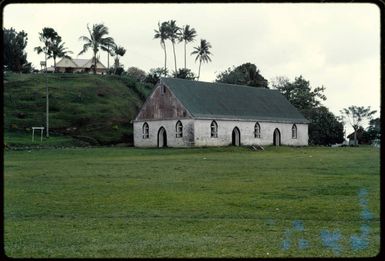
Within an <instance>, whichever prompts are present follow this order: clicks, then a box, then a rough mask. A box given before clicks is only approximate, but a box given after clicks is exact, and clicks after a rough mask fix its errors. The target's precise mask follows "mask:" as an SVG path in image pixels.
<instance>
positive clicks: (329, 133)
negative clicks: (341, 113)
mask: <svg viewBox="0 0 385 261" xmlns="http://www.w3.org/2000/svg"><path fill="white" fill-rule="evenodd" d="M272 87H273V88H275V89H277V90H278V91H279V92H280V93H281V94H282V95H283V96H285V97H286V99H287V100H288V101H289V102H290V103H291V104H293V105H294V106H295V107H296V108H297V109H298V110H299V111H300V112H301V113H302V114H303V115H304V116H305V118H307V119H308V120H309V121H310V122H309V141H310V143H312V144H317V145H330V144H333V143H340V142H342V141H343V140H344V129H343V123H342V122H341V120H340V119H339V118H338V117H336V116H335V115H334V114H333V113H331V112H330V111H329V110H328V109H327V108H326V107H324V106H322V105H321V101H324V100H326V96H325V95H324V94H323V92H324V90H325V87H323V86H322V87H316V88H314V89H313V90H312V88H311V86H310V82H309V81H306V80H305V79H304V78H303V77H302V76H299V77H296V78H295V80H294V81H293V82H290V80H289V79H288V78H286V77H282V76H279V77H276V78H275V79H274V80H273V81H272Z"/></svg>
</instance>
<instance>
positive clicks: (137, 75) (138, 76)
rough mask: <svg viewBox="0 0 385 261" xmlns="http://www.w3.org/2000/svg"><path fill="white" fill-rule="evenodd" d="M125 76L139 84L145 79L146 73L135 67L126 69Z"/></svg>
mask: <svg viewBox="0 0 385 261" xmlns="http://www.w3.org/2000/svg"><path fill="white" fill-rule="evenodd" d="M127 76H129V77H131V78H133V79H135V80H137V81H139V82H143V81H144V80H145V79H146V72H145V71H143V70H141V69H139V68H137V67H130V68H128V69H127Z"/></svg>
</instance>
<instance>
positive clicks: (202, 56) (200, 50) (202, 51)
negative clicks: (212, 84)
mask: <svg viewBox="0 0 385 261" xmlns="http://www.w3.org/2000/svg"><path fill="white" fill-rule="evenodd" d="M210 48H211V44H210V43H209V42H207V41H206V40H204V39H201V44H200V46H198V47H194V49H195V51H193V52H192V53H191V54H196V55H197V56H196V58H195V62H196V61H197V60H198V59H199V71H198V80H199V76H200V75H201V64H202V62H211V58H210V55H212V53H210V51H209V49H210Z"/></svg>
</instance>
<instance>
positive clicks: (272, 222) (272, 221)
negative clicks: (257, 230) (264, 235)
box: [266, 218, 275, 226]
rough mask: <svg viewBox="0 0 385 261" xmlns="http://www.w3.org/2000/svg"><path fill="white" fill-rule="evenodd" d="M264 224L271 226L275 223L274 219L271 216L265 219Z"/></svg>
mask: <svg viewBox="0 0 385 261" xmlns="http://www.w3.org/2000/svg"><path fill="white" fill-rule="evenodd" d="M266 224H268V225H269V226H273V225H275V221H274V220H272V219H271V218H269V219H267V220H266Z"/></svg>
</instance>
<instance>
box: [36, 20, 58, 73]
mask: <svg viewBox="0 0 385 261" xmlns="http://www.w3.org/2000/svg"><path fill="white" fill-rule="evenodd" d="M58 37H60V36H59V35H58V34H57V32H56V31H55V30H54V29H53V28H50V27H44V28H43V30H42V32H40V33H39V40H40V42H41V43H43V45H42V46H38V47H35V48H34V50H35V51H36V52H37V53H38V54H40V53H44V59H45V68H46V69H47V60H48V59H49V58H50V57H52V56H51V55H52V45H53V42H54V41H55V39H57V38H58Z"/></svg>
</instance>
